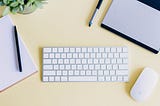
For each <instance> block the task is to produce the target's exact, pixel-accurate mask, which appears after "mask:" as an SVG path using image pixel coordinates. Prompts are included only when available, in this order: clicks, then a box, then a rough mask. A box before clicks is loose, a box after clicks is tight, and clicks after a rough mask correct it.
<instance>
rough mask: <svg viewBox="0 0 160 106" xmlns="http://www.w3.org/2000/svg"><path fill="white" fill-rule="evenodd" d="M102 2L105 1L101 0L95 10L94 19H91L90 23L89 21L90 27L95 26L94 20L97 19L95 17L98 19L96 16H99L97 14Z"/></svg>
mask: <svg viewBox="0 0 160 106" xmlns="http://www.w3.org/2000/svg"><path fill="white" fill-rule="evenodd" d="M102 1H103V0H99V2H98V4H97V7H96V9H95V10H94V13H93V15H92V18H91V19H90V21H89V27H90V26H91V25H92V24H93V21H94V19H95V17H96V14H97V12H98V10H99V8H100V6H101V4H102Z"/></svg>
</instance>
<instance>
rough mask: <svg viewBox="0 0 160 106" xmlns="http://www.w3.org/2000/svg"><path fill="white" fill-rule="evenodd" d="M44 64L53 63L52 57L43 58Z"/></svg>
mask: <svg viewBox="0 0 160 106" xmlns="http://www.w3.org/2000/svg"><path fill="white" fill-rule="evenodd" d="M43 64H51V59H43Z"/></svg>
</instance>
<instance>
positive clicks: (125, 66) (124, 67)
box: [119, 64, 128, 70]
mask: <svg viewBox="0 0 160 106" xmlns="http://www.w3.org/2000/svg"><path fill="white" fill-rule="evenodd" d="M119 69H120V70H121V69H128V65H127V64H125V65H119Z"/></svg>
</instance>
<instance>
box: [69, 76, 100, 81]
mask: <svg viewBox="0 0 160 106" xmlns="http://www.w3.org/2000/svg"><path fill="white" fill-rule="evenodd" d="M69 81H82V82H83V81H85V82H86V81H97V77H94V76H83V77H81V76H69Z"/></svg>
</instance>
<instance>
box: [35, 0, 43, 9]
mask: <svg viewBox="0 0 160 106" xmlns="http://www.w3.org/2000/svg"><path fill="white" fill-rule="evenodd" d="M35 6H36V7H38V8H42V7H43V5H42V3H41V2H40V1H35Z"/></svg>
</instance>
